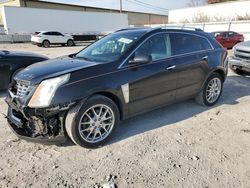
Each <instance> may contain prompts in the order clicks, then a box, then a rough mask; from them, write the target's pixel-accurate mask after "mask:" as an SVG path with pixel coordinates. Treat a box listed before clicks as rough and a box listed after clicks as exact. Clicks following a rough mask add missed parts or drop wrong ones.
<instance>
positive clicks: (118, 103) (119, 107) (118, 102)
mask: <svg viewBox="0 0 250 188" xmlns="http://www.w3.org/2000/svg"><path fill="white" fill-rule="evenodd" d="M94 95H103V96H105V97H107V98H109V99H111V100H112V101H113V102H114V103H115V104H116V105H117V107H118V110H119V112H120V118H121V119H123V110H122V103H121V101H120V99H119V98H118V97H117V96H116V95H114V94H112V93H109V92H99V93H95V94H94Z"/></svg>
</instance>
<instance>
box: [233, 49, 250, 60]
mask: <svg viewBox="0 0 250 188" xmlns="http://www.w3.org/2000/svg"><path fill="white" fill-rule="evenodd" d="M235 57H238V58H241V59H246V60H250V51H245V50H238V49H236V50H235Z"/></svg>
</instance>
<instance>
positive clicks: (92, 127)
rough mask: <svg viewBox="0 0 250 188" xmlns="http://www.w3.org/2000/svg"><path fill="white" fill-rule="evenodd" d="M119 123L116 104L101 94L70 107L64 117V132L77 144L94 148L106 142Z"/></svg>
mask: <svg viewBox="0 0 250 188" xmlns="http://www.w3.org/2000/svg"><path fill="white" fill-rule="evenodd" d="M119 123H120V113H119V110H118V108H117V106H116V104H115V103H114V102H113V101H112V100H111V99H109V98H107V97H105V96H102V95H95V96H93V97H91V98H90V99H88V100H87V101H86V102H85V103H84V104H83V105H82V106H81V107H80V108H79V107H75V108H72V109H71V110H70V111H69V112H68V115H67V117H66V125H65V128H66V132H67V133H68V136H69V137H70V139H71V140H72V141H73V142H74V143H75V144H77V145H80V146H82V147H86V148H96V147H98V146H102V145H103V144H104V143H106V142H107V141H108V140H109V139H110V138H111V136H112V135H113V133H114V131H115V129H116V127H117V126H118V125H119Z"/></svg>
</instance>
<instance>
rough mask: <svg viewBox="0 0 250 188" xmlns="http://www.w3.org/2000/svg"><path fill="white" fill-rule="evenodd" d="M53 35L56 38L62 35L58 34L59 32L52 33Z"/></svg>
mask: <svg viewBox="0 0 250 188" xmlns="http://www.w3.org/2000/svg"><path fill="white" fill-rule="evenodd" d="M52 34H53V35H56V36H61V35H62V34H61V33H59V32H52Z"/></svg>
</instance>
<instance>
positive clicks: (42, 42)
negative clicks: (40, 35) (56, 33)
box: [42, 39, 50, 43]
mask: <svg viewBox="0 0 250 188" xmlns="http://www.w3.org/2000/svg"><path fill="white" fill-rule="evenodd" d="M45 41H48V42H49V43H50V41H49V40H48V39H44V40H43V42H42V43H44V42H45Z"/></svg>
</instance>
